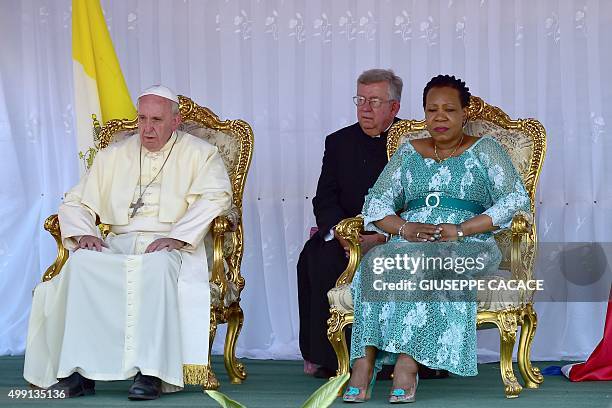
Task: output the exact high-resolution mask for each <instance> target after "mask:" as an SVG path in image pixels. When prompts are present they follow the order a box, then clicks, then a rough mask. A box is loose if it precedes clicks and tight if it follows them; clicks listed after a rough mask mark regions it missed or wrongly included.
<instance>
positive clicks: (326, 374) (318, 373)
mask: <svg viewBox="0 0 612 408" xmlns="http://www.w3.org/2000/svg"><path fill="white" fill-rule="evenodd" d="M335 375H336V370H330V369H329V368H327V367H323V366H321V367H319V368H317V369H316V370H315V372H314V373H313V374H312V376H313V377H314V378H324V379H326V380H328V379H329V378H330V377H333V376H335Z"/></svg>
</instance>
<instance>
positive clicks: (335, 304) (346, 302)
mask: <svg viewBox="0 0 612 408" xmlns="http://www.w3.org/2000/svg"><path fill="white" fill-rule="evenodd" d="M480 279H482V280H485V281H487V286H488V282H489V281H499V280H505V281H507V280H508V279H507V278H505V277H503V276H485V277H482V278H480ZM495 286H498V285H495ZM520 293H521V292H519V291H516V290H506V291H503V290H486V291H479V292H478V311H484V310H487V311H498V310H504V309H511V308H515V307H517V306H519V304H520ZM327 299H328V300H329V306H330V307H331V308H334V309H336V310H338V311H340V312H344V313H347V312H352V311H353V308H354V305H353V297H352V296H351V290H350V285H349V284H345V285H341V286H337V287H333V288H332V289H331V290H330V291H329V292H327Z"/></svg>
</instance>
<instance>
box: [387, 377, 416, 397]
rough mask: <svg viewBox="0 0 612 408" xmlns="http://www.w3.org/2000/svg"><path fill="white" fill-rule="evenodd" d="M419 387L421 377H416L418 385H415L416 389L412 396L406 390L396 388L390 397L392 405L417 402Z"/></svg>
mask: <svg viewBox="0 0 612 408" xmlns="http://www.w3.org/2000/svg"><path fill="white" fill-rule="evenodd" d="M418 385H419V375H418V374H417V376H416V383H415V384H414V389H413V390H412V393H411V394H408V393H406V390H405V389H403V388H395V389H394V390H393V391H391V395H390V396H389V403H391V404H407V403H409V402H415V401H416V390H417V387H418Z"/></svg>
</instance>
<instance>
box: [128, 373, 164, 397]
mask: <svg viewBox="0 0 612 408" xmlns="http://www.w3.org/2000/svg"><path fill="white" fill-rule="evenodd" d="M160 395H161V380H160V379H159V378H157V377H153V376H150V375H142V374H141V373H140V372H139V373H138V374H136V376H135V377H134V384H132V386H131V387H130V389H129V390H128V398H129V399H131V400H154V399H157V398H159V396H160Z"/></svg>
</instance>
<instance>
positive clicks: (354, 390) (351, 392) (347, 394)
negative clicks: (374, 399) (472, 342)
mask: <svg viewBox="0 0 612 408" xmlns="http://www.w3.org/2000/svg"><path fill="white" fill-rule="evenodd" d="M375 382H376V371H375V370H374V371H373V372H372V379H371V380H370V384H369V385H368V389H367V390H366V392H365V397H360V396H359V394H361V391H362V389H361V388H359V387H352V386H350V385H349V386H348V387H346V390H345V391H344V395H342V401H344V402H350V403H358V402H366V401H367V400H369V399H370V396H371V395H372V389H373V388H374V383H375Z"/></svg>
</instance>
